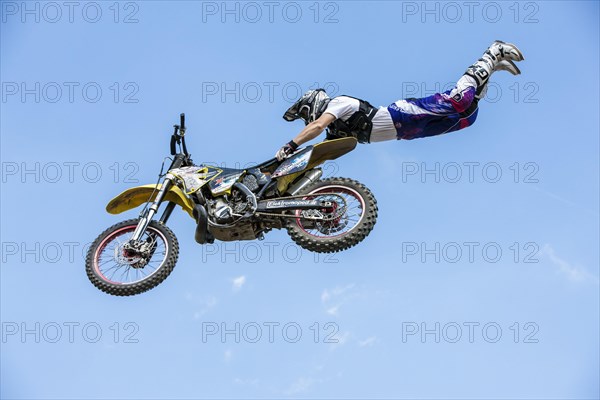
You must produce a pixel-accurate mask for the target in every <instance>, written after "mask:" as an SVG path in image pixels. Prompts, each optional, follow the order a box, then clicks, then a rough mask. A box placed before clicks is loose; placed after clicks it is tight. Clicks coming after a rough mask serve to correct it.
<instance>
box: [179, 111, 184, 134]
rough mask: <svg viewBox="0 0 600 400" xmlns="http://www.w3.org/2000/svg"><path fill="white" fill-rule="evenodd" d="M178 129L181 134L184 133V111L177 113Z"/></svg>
mask: <svg viewBox="0 0 600 400" xmlns="http://www.w3.org/2000/svg"><path fill="white" fill-rule="evenodd" d="M179 131H180V132H181V136H183V135H185V113H181V114H180V115H179Z"/></svg>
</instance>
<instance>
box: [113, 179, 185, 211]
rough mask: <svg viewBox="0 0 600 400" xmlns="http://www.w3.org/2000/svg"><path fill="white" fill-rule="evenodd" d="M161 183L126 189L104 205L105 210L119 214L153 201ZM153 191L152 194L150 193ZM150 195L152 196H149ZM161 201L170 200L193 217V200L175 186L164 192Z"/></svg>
mask: <svg viewBox="0 0 600 400" xmlns="http://www.w3.org/2000/svg"><path fill="white" fill-rule="evenodd" d="M161 186H162V185H161V184H158V185H142V186H136V187H133V188H130V189H127V190H126V191H124V192H123V193H121V194H120V195H118V196H117V197H115V198H114V199H112V200H111V201H110V202H109V203H108V204H107V205H106V211H108V212H109V213H110V214H120V213H122V212H124V211H127V210H131V209H133V208H136V207H138V206H139V205H141V204H144V203H147V202H149V201H154V199H155V198H156V195H157V194H158V192H159V190H160V188H161ZM152 192H154V194H153V193H152ZM151 195H152V197H150V196H151ZM163 201H172V202H173V203H175V204H177V205H178V206H180V207H181V208H183V210H184V211H185V212H187V213H188V214H189V215H190V217H192V218H194V206H195V204H194V202H193V201H192V200H191V199H190V198H189V197H188V196H186V195H185V194H184V193H183V192H182V191H181V189H179V188H178V187H177V186H172V187H171V188H170V189H169V191H168V192H167V193H166V194H165V197H164V200H163Z"/></svg>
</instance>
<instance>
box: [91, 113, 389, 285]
mask: <svg viewBox="0 0 600 400" xmlns="http://www.w3.org/2000/svg"><path fill="white" fill-rule="evenodd" d="M185 133H186V127H185V115H184V114H181V116H180V123H179V125H174V133H173V134H172V135H171V143H170V150H171V155H172V156H173V157H172V159H171V161H172V162H171V166H170V167H169V168H168V170H167V172H166V173H164V174H163V169H162V168H161V172H160V173H159V181H158V182H157V183H156V184H154V185H143V186H138V187H134V188H131V189H128V190H126V191H124V192H123V193H121V194H119V195H118V196H117V197H115V198H114V199H112V200H111V201H110V202H109V203H108V205H107V206H106V211H108V212H109V213H111V214H119V213H122V212H124V211H127V210H130V209H133V208H136V207H138V206H140V205H142V204H145V206H144V207H143V209H142V210H141V212H140V214H139V217H138V218H136V219H129V220H126V221H123V222H120V223H118V224H116V225H113V226H111V227H110V228H108V229H106V230H105V231H104V232H102V233H101V234H100V236H98V238H96V240H95V241H94V242H93V243H92V245H91V247H90V249H89V251H88V253H87V257H86V272H87V275H88V277H89V279H90V280H91V282H92V283H93V284H94V285H95V286H96V287H97V288H98V289H100V290H102V291H104V292H106V293H109V294H112V295H116V296H130V295H135V294H139V293H143V292H145V291H147V290H150V289H152V288H154V287H156V286H157V285H158V284H160V283H161V282H163V281H164V280H165V279H166V278H167V276H169V274H170V273H171V271H172V270H173V268H174V267H175V264H176V263H177V258H178V256H179V244H178V241H177V238H176V237H175V234H174V233H173V232H172V231H171V229H169V228H168V227H167V225H166V224H167V221H168V219H169V217H170V215H171V213H172V212H173V210H174V209H175V207H176V206H179V207H181V209H182V210H183V211H185V212H186V213H188V214H189V216H190V217H192V218H193V219H194V222H195V224H196V230H195V240H196V242H198V243H199V244H205V243H213V242H214V240H220V241H235V240H254V239H259V240H260V239H263V238H264V234H265V233H267V232H269V231H270V230H272V229H283V228H285V229H287V232H288V234H289V235H290V237H291V238H292V240H293V241H294V242H296V243H297V244H298V245H299V246H300V247H302V248H304V249H307V250H310V251H314V252H320V253H332V252H337V251H341V250H345V249H348V248H350V247H352V246H354V245H356V244H358V243H359V242H361V241H362V240H363V239H365V237H367V235H368V234H369V233H370V232H371V230H372V229H373V226H374V225H375V222H376V220H377V202H376V200H375V197H374V196H373V194H372V193H371V191H370V190H369V189H368V188H367V187H366V186H364V185H363V184H361V183H359V182H357V181H354V180H351V179H347V178H327V179H321V177H322V174H323V171H322V169H320V168H318V166H319V165H321V164H322V163H324V162H325V161H327V160H334V159H336V158H338V157H340V156H342V155H344V154H346V153H348V152H350V151H352V150H353V149H354V148H355V147H356V144H357V141H356V139H354V138H341V139H334V140H326V141H324V142H322V143H318V144H316V145H314V146H307V147H305V148H301V149H298V150H297V151H296V152H294V153H293V154H292V155H290V156H289V157H288V158H286V159H284V160H282V161H278V160H277V158H273V159H270V160H268V161H265V162H263V163H262V164H258V165H255V166H253V167H251V168H246V169H232V168H218V167H215V166H210V165H204V164H200V165H194V163H193V162H192V159H191V156H190V154H189V153H188V150H187V147H186V143H185ZM163 167H164V162H163ZM161 179H162V182H161ZM163 203H166V206H165V207H164V210H163V211H162V214H161V216H160V218H158V219H155V217H156V216H157V215H158V210H159V207H160V206H161V205H162V204H163Z"/></svg>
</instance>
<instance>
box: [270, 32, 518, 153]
mask: <svg viewBox="0 0 600 400" xmlns="http://www.w3.org/2000/svg"><path fill="white" fill-rule="evenodd" d="M523 59H524V57H523V54H522V53H521V51H520V50H519V49H518V48H517V46H515V45H514V44H510V43H505V42H502V41H499V40H497V41H495V42H494V43H492V45H491V46H490V47H489V48H488V49H487V50H486V51H485V53H484V54H483V56H482V57H481V58H480V59H479V60H478V61H477V62H475V63H474V64H473V65H471V66H470V67H469V68H467V70H466V71H465V73H464V75H463V76H462V77H461V78H460V79H459V80H458V82H457V83H456V86H455V87H454V88H453V89H452V90H448V91H446V92H444V93H436V94H434V95H432V96H428V97H423V98H418V99H416V98H410V99H405V100H398V101H396V102H395V103H392V104H390V105H389V106H388V107H379V108H376V107H373V106H372V105H371V104H369V103H368V102H367V101H364V100H360V99H357V98H354V97H350V96H337V97H334V98H330V97H329V96H328V95H327V93H325V90H323V89H316V90H310V91H308V92H306V93H305V94H304V95H303V96H302V97H301V98H300V99H299V100H298V101H297V102H296V103H294V104H293V105H292V106H291V107H290V108H289V109H288V110H287V111H286V112H285V114H284V116H283V118H284V119H285V120H286V121H294V120H296V119H299V118H300V119H302V120H303V121H304V122H305V124H306V126H305V127H304V129H303V130H302V131H301V132H300V133H299V134H298V136H296V137H295V138H294V139H293V140H291V141H289V142H288V143H286V144H285V145H284V146H283V147H282V148H281V149H279V151H277V153H276V157H277V159H278V160H280V161H281V160H283V159H284V158H286V157H287V156H289V155H290V154H292V153H294V151H296V149H297V148H298V146H300V145H302V144H304V143H306V142H308V141H310V140H312V139H314V138H316V137H317V136H319V135H320V134H321V133H322V132H323V130H325V129H327V139H336V138H342V137H348V136H351V137H355V138H356V139H357V140H358V142H359V143H371V142H381V141H385V140H392V139H398V140H400V139H405V140H410V139H415V138H422V137H428V136H434V135H442V134H444V133H448V132H453V131H457V130H459V129H463V128H466V127H468V126H470V125H472V124H473V122H474V121H475V119H476V118H477V111H478V103H479V100H480V99H482V98H483V97H484V96H485V93H486V91H487V84H488V80H489V78H490V76H491V75H492V73H493V72H496V71H508V72H510V73H511V74H513V75H519V74H520V73H521V71H520V70H519V68H518V67H517V66H516V65H515V64H514V62H513V61H522V60H523Z"/></svg>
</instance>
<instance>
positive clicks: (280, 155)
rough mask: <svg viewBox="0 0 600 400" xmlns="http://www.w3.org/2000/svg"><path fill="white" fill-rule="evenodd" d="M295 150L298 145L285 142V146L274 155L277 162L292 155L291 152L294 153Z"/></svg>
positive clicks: (292, 142)
mask: <svg viewBox="0 0 600 400" xmlns="http://www.w3.org/2000/svg"><path fill="white" fill-rule="evenodd" d="M297 149H298V145H297V144H296V142H294V141H293V140H290V141H289V142H287V143H286V144H285V146H283V147H282V148H280V149H279V151H277V153H275V157H277V159H278V160H279V161H281V160H283V159H284V158H286V157H287V156H289V155H290V154H292V153H293V152H295V151H296V150H297Z"/></svg>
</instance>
